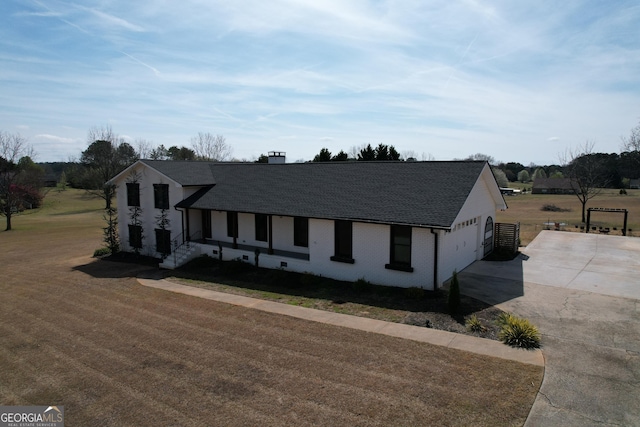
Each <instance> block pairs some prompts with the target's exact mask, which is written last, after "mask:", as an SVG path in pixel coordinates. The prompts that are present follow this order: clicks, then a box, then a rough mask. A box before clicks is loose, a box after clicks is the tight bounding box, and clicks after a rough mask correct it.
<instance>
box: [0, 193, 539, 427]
mask: <svg viewBox="0 0 640 427" xmlns="http://www.w3.org/2000/svg"><path fill="white" fill-rule="evenodd" d="M100 208H101V202H100V201H99V200H95V199H91V198H88V197H87V196H85V195H84V194H83V193H82V192H78V191H73V190H67V191H66V192H63V193H55V192H52V193H50V194H49V195H48V196H47V200H46V203H45V207H44V208H43V209H41V210H40V211H38V212H36V213H31V214H28V215H20V216H17V217H15V218H14V222H13V223H14V230H13V231H11V232H0V268H1V280H0V291H1V295H2V299H0V404H2V405H64V406H65V414H66V418H67V425H68V426H112V425H117V426H145V425H166V426H204V425H216V426H217V425H220V426H234V425H238V426H239V425H261V426H266V425H295V426H299V425H302V426H304V425H320V426H322V425H326V426H336V425H349V426H353V425H362V426H367V425H371V426H375V425H380V426H390V425H405V426H409V425H420V426H422V425H491V426H494V425H522V424H523V422H524V420H525V418H526V416H527V414H528V412H529V409H530V408H531V405H532V403H533V400H534V398H535V395H536V392H537V390H538V389H539V386H540V383H541V380H542V369H541V368H537V367H533V366H530V365H523V364H520V363H516V362H508V361H504V360H499V359H494V358H490V357H483V356H479V355H475V354H471V353H466V352H462V351H456V350H451V349H444V348H441V347H437V346H432V345H427V344H422V343H416V342H412V341H408V340H401V339H396V338H392V337H387V336H382V335H376V334H370V333H365V332H360V331H354V330H350V329H346V328H340V327H334V326H328V325H323V324H318V323H312V322H306V321H302V320H295V319H291V318H288V317H285V316H279V315H274V314H269V313H263V312H259V311H254V310H251V309H245V308H240V307H235V306H230V305H225V304H221V303H217V302H213V301H207V300H201V299H198V298H193V297H188V296H183V295H178V294H173V293H169V292H164V291H160V290H156V289H151V288H145V287H143V286H140V285H138V284H137V282H136V280H135V278H134V277H135V275H136V274H140V273H143V272H144V271H145V270H148V268H149V267H145V266H140V265H135V264H124V263H115V262H109V261H104V260H103V261H97V260H94V259H92V258H90V255H91V254H92V253H93V250H94V249H96V248H98V247H100V246H101V238H102V236H101V233H102V230H101V227H102V225H103V224H102V220H101V211H100Z"/></svg>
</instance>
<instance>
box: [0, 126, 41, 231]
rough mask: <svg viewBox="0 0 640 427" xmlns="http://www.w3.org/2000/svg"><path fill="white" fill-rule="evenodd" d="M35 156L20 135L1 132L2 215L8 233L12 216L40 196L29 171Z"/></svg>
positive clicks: (0, 206) (0, 185)
mask: <svg viewBox="0 0 640 427" xmlns="http://www.w3.org/2000/svg"><path fill="white" fill-rule="evenodd" d="M33 155H34V154H33V148H32V147H31V146H29V145H28V144H27V140H26V139H25V138H24V137H22V136H21V135H20V134H19V133H16V134H10V133H7V132H4V131H0V215H4V216H5V217H6V219H7V226H6V231H9V230H11V217H12V215H13V214H14V213H15V212H17V211H19V210H20V209H22V208H23V206H24V204H25V203H27V202H30V199H33V198H34V197H38V196H39V188H36V187H35V186H33V182H31V176H30V174H29V171H28V166H30V165H31V164H33V161H31V157H33ZM24 158H26V159H27V160H22V159H24ZM23 168H24V169H23Z"/></svg>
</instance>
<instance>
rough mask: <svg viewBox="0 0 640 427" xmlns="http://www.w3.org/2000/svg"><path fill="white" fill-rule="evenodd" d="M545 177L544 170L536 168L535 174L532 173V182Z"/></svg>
mask: <svg viewBox="0 0 640 427" xmlns="http://www.w3.org/2000/svg"><path fill="white" fill-rule="evenodd" d="M546 177H547V173H546V172H545V171H544V169H542V168H538V169H536V170H535V172H534V173H533V177H532V179H531V180H532V181H535V180H536V179H538V178H542V179H544V178H546Z"/></svg>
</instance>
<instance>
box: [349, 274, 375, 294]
mask: <svg viewBox="0 0 640 427" xmlns="http://www.w3.org/2000/svg"><path fill="white" fill-rule="evenodd" d="M351 286H352V287H353V290H354V291H356V292H368V291H370V290H371V283H369V282H367V280H366V279H365V278H364V277H361V278H359V279H358V280H356V281H355V282H353V284H352V285H351Z"/></svg>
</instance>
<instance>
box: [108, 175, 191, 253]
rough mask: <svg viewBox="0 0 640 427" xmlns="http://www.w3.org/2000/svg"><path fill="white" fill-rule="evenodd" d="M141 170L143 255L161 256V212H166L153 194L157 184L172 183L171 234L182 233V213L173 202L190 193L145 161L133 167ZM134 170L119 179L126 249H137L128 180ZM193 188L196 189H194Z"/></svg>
mask: <svg viewBox="0 0 640 427" xmlns="http://www.w3.org/2000/svg"><path fill="white" fill-rule="evenodd" d="M133 170H135V171H136V172H138V173H139V181H138V183H139V184H140V207H141V209H142V215H141V220H142V230H143V232H142V233H143V237H144V238H143V241H142V246H143V248H142V250H141V253H142V254H143V255H150V256H156V257H157V256H159V255H160V254H158V253H156V251H155V249H156V236H155V229H156V228H157V216H158V215H160V213H161V212H162V211H161V209H155V207H154V197H153V184H168V185H169V209H167V214H168V218H169V221H170V224H169V227H168V228H169V229H170V230H171V238H172V239H173V238H175V237H177V236H178V235H180V233H182V214H181V213H180V212H179V211H176V210H175V209H174V208H173V205H175V204H176V203H178V202H179V201H181V200H183V199H184V198H185V197H187V195H188V194H186V193H185V191H184V190H183V189H182V187H181V186H179V185H178V184H176V183H175V182H174V181H171V180H169V179H167V178H166V177H165V176H163V175H162V174H160V173H158V172H157V171H155V170H154V169H151V168H148V167H146V166H145V165H143V164H138V165H136V167H135V168H134V169H133ZM130 176H131V175H130V174H128V173H127V174H124V175H123V176H121V177H120V179H119V180H118V182H117V183H116V187H117V189H116V206H117V207H118V232H119V234H120V247H121V249H122V250H123V251H133V248H131V247H130V246H129V227H128V225H129V224H130V223H131V218H130V209H129V206H127V181H129V180H130ZM191 191H192V192H193V191H195V190H191Z"/></svg>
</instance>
